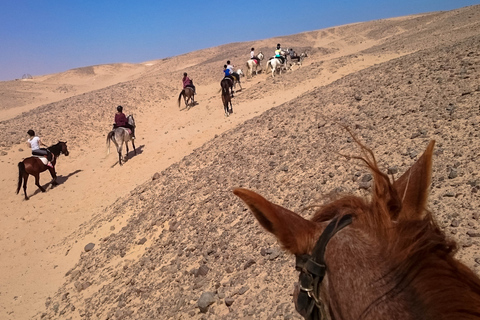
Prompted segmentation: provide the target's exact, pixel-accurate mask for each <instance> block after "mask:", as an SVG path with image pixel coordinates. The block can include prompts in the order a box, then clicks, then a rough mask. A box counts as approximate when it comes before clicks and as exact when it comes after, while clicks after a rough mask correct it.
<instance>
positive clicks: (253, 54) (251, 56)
mask: <svg viewBox="0 0 480 320" xmlns="http://www.w3.org/2000/svg"><path fill="white" fill-rule="evenodd" d="M250 59H252V60H253V61H255V63H256V64H259V63H260V59H258V57H257V56H256V55H255V48H252V51H250Z"/></svg>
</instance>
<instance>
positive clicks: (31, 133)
mask: <svg viewBox="0 0 480 320" xmlns="http://www.w3.org/2000/svg"><path fill="white" fill-rule="evenodd" d="M27 134H28V135H29V136H34V135H35V131H33V130H32V129H30V130H28V131H27Z"/></svg>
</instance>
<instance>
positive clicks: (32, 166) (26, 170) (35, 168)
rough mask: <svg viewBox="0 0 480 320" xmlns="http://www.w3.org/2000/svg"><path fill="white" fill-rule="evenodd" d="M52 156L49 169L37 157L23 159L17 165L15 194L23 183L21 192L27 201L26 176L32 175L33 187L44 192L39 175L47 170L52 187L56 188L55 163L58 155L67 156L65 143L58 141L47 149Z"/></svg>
mask: <svg viewBox="0 0 480 320" xmlns="http://www.w3.org/2000/svg"><path fill="white" fill-rule="evenodd" d="M47 149H48V150H49V151H50V152H51V153H52V154H53V155H54V158H53V160H52V161H51V163H52V167H49V166H47V165H45V164H43V162H42V160H41V159H40V158H38V157H28V158H25V159H24V160H23V161H22V162H19V163H18V186H17V194H18V192H19V191H20V188H21V187H22V182H23V192H24V193H25V200H28V199H29V198H28V196H27V181H28V176H29V175H32V176H34V177H35V185H36V186H37V187H38V188H39V189H40V190H41V191H42V192H45V189H44V188H43V187H42V186H41V185H40V173H41V172H43V171H46V170H48V171H49V172H50V175H51V176H52V182H51V184H52V186H56V185H57V184H58V183H57V174H56V172H55V164H56V163H57V158H58V157H59V156H60V154H64V155H66V156H68V149H67V142H61V141H59V142H58V143H57V144H54V145H53V146H51V147H48V148H47Z"/></svg>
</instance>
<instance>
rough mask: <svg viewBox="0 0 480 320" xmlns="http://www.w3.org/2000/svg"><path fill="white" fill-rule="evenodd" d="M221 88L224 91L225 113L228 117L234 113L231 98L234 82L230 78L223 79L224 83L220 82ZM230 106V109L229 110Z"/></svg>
mask: <svg viewBox="0 0 480 320" xmlns="http://www.w3.org/2000/svg"><path fill="white" fill-rule="evenodd" d="M220 86H221V90H222V103H223V110H224V111H225V117H228V116H229V115H230V114H231V113H233V106H232V97H231V96H230V91H231V90H232V86H233V81H232V80H231V79H229V78H223V79H222V81H220ZM229 104H230V109H229V108H228V105H229Z"/></svg>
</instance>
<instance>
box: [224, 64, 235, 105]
mask: <svg viewBox="0 0 480 320" xmlns="http://www.w3.org/2000/svg"><path fill="white" fill-rule="evenodd" d="M228 62H230V61H227V63H228ZM223 72H224V73H225V78H226V79H229V80H230V81H232V85H231V86H230V90H231V94H232V97H233V81H234V79H233V77H232V72H231V70H230V69H229V68H228V66H227V65H226V64H225V65H223Z"/></svg>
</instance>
